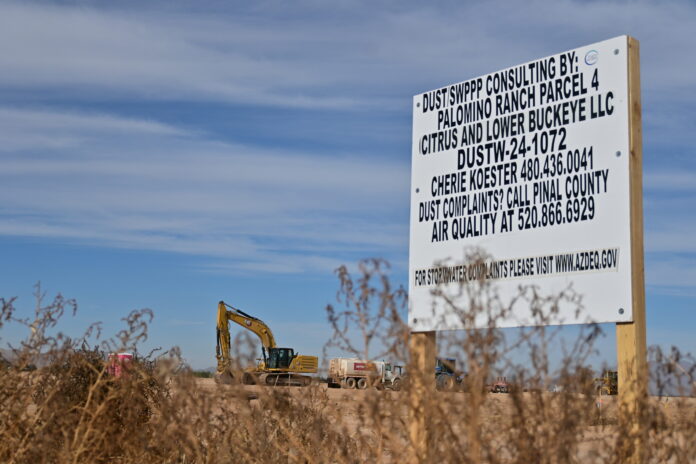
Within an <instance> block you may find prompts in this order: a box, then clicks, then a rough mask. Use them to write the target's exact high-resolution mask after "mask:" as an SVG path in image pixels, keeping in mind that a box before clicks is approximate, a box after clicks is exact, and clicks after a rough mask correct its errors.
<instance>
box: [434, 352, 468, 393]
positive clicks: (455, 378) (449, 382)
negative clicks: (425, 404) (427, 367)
mask: <svg viewBox="0 0 696 464" xmlns="http://www.w3.org/2000/svg"><path fill="white" fill-rule="evenodd" d="M463 381H464V377H463V376H462V375H459V374H458V373H457V360H456V359H454V358H437V359H436V360H435V387H436V388H437V389H438V390H440V391H455V390H459V389H461V387H462V383H463Z"/></svg>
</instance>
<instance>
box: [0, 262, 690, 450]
mask: <svg viewBox="0 0 696 464" xmlns="http://www.w3.org/2000/svg"><path fill="white" fill-rule="evenodd" d="M339 279H340V290H339V293H338V305H337V306H335V307H334V306H329V307H328V308H327V315H328V319H329V321H330V323H331V324H332V326H333V328H334V333H333V334H328V338H329V343H328V344H327V346H330V347H332V348H334V349H336V348H339V349H341V350H342V352H344V353H346V355H354V356H357V357H362V358H366V357H369V356H370V354H372V355H373V356H374V357H373V359H375V358H376V359H385V358H386V359H391V360H393V361H395V362H397V363H399V364H403V365H405V366H406V372H407V373H411V375H414V377H413V379H416V377H415V375H416V374H413V373H414V372H416V371H415V370H414V369H412V366H410V365H409V359H408V350H407V347H408V340H409V332H408V327H406V326H405V324H404V323H403V321H402V315H403V314H404V308H405V304H406V295H405V293H404V292H403V290H401V289H393V288H391V286H390V283H389V280H388V278H387V277H386V275H385V274H384V269H383V263H381V262H379V261H370V262H366V263H363V264H362V265H361V268H360V275H359V276H358V277H357V278H355V279H354V278H352V277H351V276H350V274H349V273H348V272H347V271H346V270H345V269H342V270H341V271H339ZM464 290H466V291H468V292H469V294H470V296H471V302H472V304H471V306H470V307H469V308H467V310H466V311H461V310H459V311H460V312H459V313H457V314H459V315H460V317H461V318H462V320H463V321H464V322H467V321H470V320H471V318H472V317H476V312H477V311H478V312H481V311H483V312H484V314H487V315H488V316H489V317H490V320H491V324H490V328H489V329H473V328H472V329H471V330H464V331H460V332H457V333H452V334H449V335H446V336H445V335H444V334H443V336H441V337H439V343H440V347H439V348H440V350H446V351H447V352H456V353H459V354H460V355H459V358H458V364H457V365H458V366H460V368H461V369H462V371H464V372H466V374H467V375H466V376H465V377H464V382H463V384H462V386H461V389H462V390H463V391H462V392H439V391H429V392H426V394H416V393H415V392H416V391H418V392H420V391H422V390H416V389H415V387H414V385H415V384H416V383H417V382H415V380H408V379H409V378H410V377H409V376H407V381H406V382H405V384H404V388H403V389H402V390H401V391H399V392H395V391H388V390H387V391H384V390H376V389H367V390H343V389H329V388H327V386H326V384H322V383H315V384H313V385H311V386H309V387H259V386H247V385H240V384H232V385H219V384H216V383H215V382H214V381H213V380H212V379H201V378H197V377H195V376H194V375H193V373H192V372H191V371H190V370H189V369H188V368H187V367H186V365H185V364H184V363H183V362H182V359H181V356H180V355H179V353H178V352H177V350H176V349H171V350H169V351H167V352H166V353H165V354H164V355H159V356H155V355H153V354H150V355H144V356H143V355H136V357H135V358H134V360H133V362H132V363H130V365H129V368H128V370H127V373H126V375H122V376H120V377H115V376H113V375H110V374H109V372H108V369H107V354H108V353H109V352H112V351H120V350H124V349H125V350H129V351H134V352H136V353H137V348H138V346H139V345H140V344H141V343H142V342H143V341H144V340H145V339H146V338H147V330H148V326H149V323H150V321H151V319H152V313H151V312H150V311H148V310H142V311H134V312H132V313H131V314H129V315H128V316H127V317H125V318H124V329H123V330H122V331H120V332H118V333H116V334H115V335H114V336H112V337H110V338H106V337H103V336H102V335H101V334H99V330H98V329H99V328H98V326H92V327H90V328H89V329H88V330H87V331H86V332H85V334H84V335H83V336H81V337H68V336H66V335H64V334H62V333H61V332H60V331H59V327H58V324H59V322H60V319H61V316H62V315H63V313H64V312H66V311H69V310H73V309H74V308H75V303H74V302H73V301H70V300H66V299H64V298H62V297H60V296H58V297H56V298H55V299H54V300H53V301H50V302H44V301H43V300H42V299H41V298H40V296H41V295H40V294H39V298H38V304H37V310H36V314H35V316H34V317H33V318H31V319H28V320H22V319H18V318H16V317H15V315H14V306H13V300H11V299H10V300H5V299H0V304H1V306H2V312H1V313H0V334H2V330H3V329H5V328H6V327H7V325H8V324H13V327H17V326H24V327H26V328H27V333H28V336H27V338H26V339H25V340H24V341H23V342H22V343H21V344H20V345H19V346H17V347H15V348H16V349H15V350H14V352H13V359H12V361H11V362H10V363H3V365H2V367H0V462H2V463H22V464H24V463H31V464H34V463H47V464H48V463H90V464H91V463H118V464H126V463H181V464H189V463H211V464H212V463H220V464H222V463H276V462H284V463H285V462H288V463H346V464H347V463H366V462H369V463H372V462H376V463H404V462H406V463H415V462H423V463H430V462H438V463H440V462H442V463H472V464H479V463H491V464H497V463H500V464H503V463H505V464H507V463H515V464H517V463H519V464H528V463H548V464H553V463H586V462H592V463H622V462H650V463H689V462H696V402H695V400H694V399H693V398H687V397H689V396H690V397H693V396H696V395H694V393H695V391H694V385H696V383H695V382H694V380H695V378H696V376H695V375H694V374H695V372H694V369H693V368H688V367H689V366H693V365H694V363H693V362H692V360H691V359H690V358H688V357H684V356H682V355H681V354H680V353H679V352H678V350H676V349H675V350H673V351H671V352H669V353H662V352H661V351H659V350H654V351H652V352H651V358H650V362H651V369H650V375H651V385H652V388H653V389H655V390H657V391H658V392H661V391H662V392H665V391H669V392H672V394H673V393H674V392H679V393H681V394H682V395H681V396H683V398H677V397H658V396H648V395H647V394H646V395H641V396H639V397H638V399H637V407H638V414H636V415H633V416H630V415H628V414H626V411H625V409H623V408H621V407H619V405H617V403H616V398H615V397H606V396H603V397H601V400H602V402H601V404H598V400H599V399H600V397H598V396H597V391H596V384H595V382H594V381H593V371H592V369H591V368H590V367H589V366H588V364H587V359H588V356H589V354H591V353H593V350H594V348H593V343H594V341H595V340H596V337H597V336H598V334H599V332H598V330H597V327H596V326H593V325H591V324H588V326H587V327H586V328H584V330H582V331H580V333H579V335H578V339H577V340H576V341H571V343H570V344H569V345H568V346H567V349H565V351H564V353H563V359H562V362H560V363H558V362H556V363H552V362H551V360H550V354H549V349H548V346H549V340H550V338H551V337H553V335H554V332H553V330H552V329H550V328H548V327H547V326H546V325H544V324H543V323H540V324H539V325H538V326H535V327H533V328H531V329H530V330H528V331H524V332H522V335H521V336H520V337H519V338H518V339H516V340H515V341H514V343H510V342H508V341H506V340H505V339H504V337H502V335H501V333H500V331H498V330H496V329H495V320H496V318H497V317H501V316H504V315H505V311H507V310H509V307H507V306H506V305H504V304H502V303H501V302H500V301H499V300H496V298H495V295H493V294H491V289H490V288H489V287H488V286H487V285H486V284H485V283H478V284H477V285H476V286H473V287H472V288H467V289H464ZM442 296H443V298H446V295H442ZM520 298H525V301H527V302H528V304H530V305H532V306H533V307H534V308H536V309H537V314H539V317H540V318H544V319H542V320H540V322H549V321H552V318H553V314H554V308H556V307H557V305H558V302H559V301H560V300H564V301H566V302H567V301H570V302H572V301H578V300H576V299H575V298H576V297H575V295H573V294H572V292H570V291H568V292H565V293H564V294H561V295H556V296H545V297H542V296H539V295H537V294H536V293H535V292H534V291H533V289H521V296H520ZM452 310H453V311H458V309H457V308H453V309H452ZM349 334H350V336H349ZM95 339H96V340H98V342H99V343H98V345H97V346H95ZM0 340H1V339H0ZM237 342H238V343H235V344H234V346H233V354H234V358H235V359H237V360H239V365H240V366H239V367H244V366H246V365H248V363H249V362H250V360H253V358H254V357H255V351H254V349H253V346H252V347H251V348H250V347H249V346H248V345H247V344H245V343H241V342H240V340H239V339H238V340H237ZM513 352H514V353H515V356H514V357H510V353H513ZM524 353H526V356H527V359H524V360H522V361H520V359H521V358H522V356H521V354H524ZM513 359H514V362H513V361H512V360H513ZM39 360H40V361H41V362H40V363H39V362H38V361H39ZM33 366H37V368H34V367H33ZM501 373H506V374H507V375H508V376H509V377H510V378H511V379H514V381H515V385H516V386H517V388H513V389H511V391H510V393H509V394H492V393H488V392H487V391H485V389H484V388H483V386H484V385H485V384H486V383H487V382H489V381H490V379H494V378H495V377H496V376H497V375H501ZM433 375H434V373H433ZM428 378H429V374H428ZM551 382H553V383H554V384H556V385H559V386H560V387H562V391H563V393H549V392H547V386H548V385H549V384H550V383H551ZM417 418H423V420H424V429H425V430H426V431H427V435H428V446H427V448H426V449H420V451H419V448H418V447H416V446H414V443H415V442H414V440H413V437H412V435H411V433H410V432H411V425H412V424H413V421H414V419H417ZM638 444H640V445H641V446H637V445H638ZM636 456H637V457H638V458H639V459H638V460H635V459H633V460H632V461H629V460H630V459H631V457H636Z"/></svg>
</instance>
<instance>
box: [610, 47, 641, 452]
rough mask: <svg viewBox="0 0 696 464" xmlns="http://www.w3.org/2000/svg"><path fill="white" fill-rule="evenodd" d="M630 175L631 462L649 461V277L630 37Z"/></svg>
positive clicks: (623, 403)
mask: <svg viewBox="0 0 696 464" xmlns="http://www.w3.org/2000/svg"><path fill="white" fill-rule="evenodd" d="M628 100H629V101H628V104H629V108H628V111H629V148H630V153H629V156H630V160H629V172H630V195H631V203H630V204H631V206H630V208H631V263H632V265H633V266H632V269H631V280H632V291H633V322H621V323H617V324H616V351H617V356H616V358H617V364H618V377H619V404H620V419H621V420H622V421H623V425H624V427H625V428H624V430H630V431H631V432H630V434H631V436H630V437H626V438H627V440H626V441H625V443H626V446H627V448H626V449H625V452H626V453H627V454H628V455H630V456H631V459H632V461H631V462H635V463H640V462H643V461H644V460H645V450H644V445H645V440H644V437H643V435H644V433H645V429H644V427H642V425H641V423H642V421H641V420H640V405H641V403H642V402H643V401H644V400H645V398H647V394H648V367H647V348H646V345H647V343H646V333H645V332H646V330H645V273H644V267H645V263H644V257H643V133H642V123H641V101H640V45H639V42H638V41H637V40H636V39H634V38H633V37H629V38H628Z"/></svg>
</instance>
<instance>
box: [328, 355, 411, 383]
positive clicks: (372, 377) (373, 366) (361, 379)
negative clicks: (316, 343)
mask: <svg viewBox="0 0 696 464" xmlns="http://www.w3.org/2000/svg"><path fill="white" fill-rule="evenodd" d="M403 375H404V374H403V367H402V366H397V365H394V364H392V363H389V362H385V361H370V360H366V359H358V358H334V359H332V360H330V361H329V388H358V389H365V388H367V387H369V386H373V387H376V388H389V389H391V390H396V391H398V390H401V386H402V382H403Z"/></svg>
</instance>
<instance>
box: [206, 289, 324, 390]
mask: <svg viewBox="0 0 696 464" xmlns="http://www.w3.org/2000/svg"><path fill="white" fill-rule="evenodd" d="M229 321H232V322H235V323H237V324H239V325H240V326H242V327H244V328H245V329H247V330H250V331H251V332H253V333H254V334H256V336H257V337H259V339H260V340H261V352H262V353H263V359H260V360H259V363H258V365H257V366H256V367H250V368H247V369H245V370H244V372H243V373H242V378H241V381H242V383H244V384H261V385H272V386H275V385H299V386H306V385H309V384H310V383H311V381H312V377H311V376H309V375H305V374H316V372H317V367H318V366H319V358H317V357H316V356H301V355H299V354H296V353H295V350H293V349H292V348H279V347H277V346H276V342H275V338H274V337H273V332H271V329H270V327H268V326H267V325H266V323H265V322H263V321H262V320H261V319H258V318H256V317H254V316H251V315H249V314H247V313H245V312H244V311H242V310H240V309H239V308H235V307H233V306H230V305H228V304H227V303H225V302H224V301H220V303H218V312H217V346H216V349H215V353H216V358H217V363H218V365H217V372H216V374H215V378H216V380H217V381H218V382H221V383H230V382H232V381H233V379H235V374H234V372H233V370H232V363H231V357H230V343H231V342H230V328H229Z"/></svg>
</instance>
